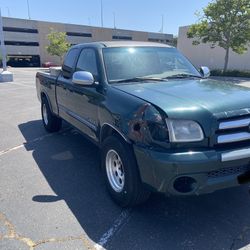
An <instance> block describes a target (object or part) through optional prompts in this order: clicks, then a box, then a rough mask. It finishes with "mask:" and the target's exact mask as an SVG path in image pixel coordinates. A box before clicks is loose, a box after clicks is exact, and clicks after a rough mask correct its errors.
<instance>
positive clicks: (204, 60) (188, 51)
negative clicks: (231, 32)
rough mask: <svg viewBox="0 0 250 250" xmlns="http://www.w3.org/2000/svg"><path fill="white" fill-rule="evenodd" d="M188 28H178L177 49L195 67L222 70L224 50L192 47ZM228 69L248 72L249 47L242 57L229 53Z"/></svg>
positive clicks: (209, 46) (203, 45) (249, 63)
mask: <svg viewBox="0 0 250 250" xmlns="http://www.w3.org/2000/svg"><path fill="white" fill-rule="evenodd" d="M188 28H189V26H184V27H180V28H179V35H178V45H177V47H178V49H179V50H180V51H181V52H182V53H183V54H184V55H185V56H186V57H188V58H189V59H190V61H191V62H192V63H193V64H194V65H195V66H197V67H200V66H208V67H209V68H210V69H223V66H224V58H225V50H224V49H223V48H220V47H215V48H211V45H210V44H200V45H197V46H195V45H192V39H189V38H187V31H188ZM228 69H238V70H250V45H249V50H248V51H247V52H246V53H245V54H243V55H238V54H236V53H234V52H233V51H230V55H229V64H228Z"/></svg>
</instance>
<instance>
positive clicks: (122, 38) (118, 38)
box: [112, 36, 132, 40]
mask: <svg viewBox="0 0 250 250" xmlns="http://www.w3.org/2000/svg"><path fill="white" fill-rule="evenodd" d="M112 39H114V40H132V37H131V36H112Z"/></svg>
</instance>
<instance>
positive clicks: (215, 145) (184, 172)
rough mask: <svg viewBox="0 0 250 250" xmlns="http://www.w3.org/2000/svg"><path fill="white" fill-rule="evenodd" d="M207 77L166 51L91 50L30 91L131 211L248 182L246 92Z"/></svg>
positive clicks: (142, 45)
mask: <svg viewBox="0 0 250 250" xmlns="http://www.w3.org/2000/svg"><path fill="white" fill-rule="evenodd" d="M52 72H53V73H52ZM208 77H209V70H208V68H206V67H201V69H199V70H197V69H196V68H195V67H194V66H193V65H192V64H191V63H190V62H189V61H188V60H187V59H186V58H185V57H184V56H183V55H182V54H181V53H180V52H178V50H177V49H176V48H174V47H171V46H168V45H164V44H157V43H147V42H132V41H130V42H124V41H120V42H95V43H87V44H80V45H76V46H73V47H71V48H70V49H69V51H68V53H67V54H66V56H65V60H64V63H63V65H62V68H61V69H57V70H56V69H51V72H50V73H46V72H38V73H37V75H36V88H37V95H38V98H39V100H40V101H41V113H42V120H43V125H44V127H45V129H46V130H47V131H48V132H56V131H59V130H60V128H61V124H62V119H63V120H65V121H67V122H68V123H70V124H72V125H73V126H74V127H75V128H77V129H78V130H80V131H81V132H82V133H83V134H84V135H85V136H86V138H88V139H89V140H91V141H92V142H93V143H95V144H97V145H98V146H99V148H100V151H101V166H102V171H103V176H104V178H105V181H106V185H107V189H108V191H109V193H110V195H111V197H112V198H113V199H114V201H116V202H117V203H118V204H119V205H121V206H123V207H128V206H133V205H136V204H138V203H141V202H143V201H145V200H146V199H147V198H148V197H149V195H150V193H151V192H160V193H164V194H166V195H184V196H185V195H199V194H204V193H211V192H213V191H215V190H219V189H223V188H228V187H234V186H239V185H241V184H245V183H248V182H249V181H250V165H249V161H250V89H248V88H244V87H240V86H235V85H233V84H231V83H227V84H226V83H223V82H220V81H216V80H212V79H209V78H208ZM83 154H84V152H83Z"/></svg>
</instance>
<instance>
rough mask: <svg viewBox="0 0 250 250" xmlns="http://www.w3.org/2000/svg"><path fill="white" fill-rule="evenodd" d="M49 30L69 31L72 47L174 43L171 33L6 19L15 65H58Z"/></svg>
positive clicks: (6, 37) (8, 45)
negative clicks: (50, 49)
mask: <svg viewBox="0 0 250 250" xmlns="http://www.w3.org/2000/svg"><path fill="white" fill-rule="evenodd" d="M50 28H53V29H54V30H57V31H63V32H66V34H67V38H68V41H69V43H71V44H72V45H74V44H78V43H86V42H92V41H110V40H134V41H155V42H162V43H168V44H172V42H173V35H172V34H162V33H151V32H142V31H133V30H122V29H111V28H100V27H92V26H86V25H75V24H67V23H53V22H44V21H35V20H27V19H18V18H9V17H3V31H4V40H5V45H6V49H7V54H8V57H9V62H8V64H9V65H12V66H25V65H26V64H27V66H30V65H31V66H32V65H33V66H39V65H40V63H41V64H42V63H44V62H53V63H55V64H59V59H58V58H57V57H53V56H50V55H49V54H48V53H47V52H46V49H45V47H46V46H47V45H48V40H47V35H48V33H49V32H50Z"/></svg>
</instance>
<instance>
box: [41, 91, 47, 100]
mask: <svg viewBox="0 0 250 250" xmlns="http://www.w3.org/2000/svg"><path fill="white" fill-rule="evenodd" d="M43 98H47V96H46V95H45V93H44V92H42V93H41V100H42V99H43Z"/></svg>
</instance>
